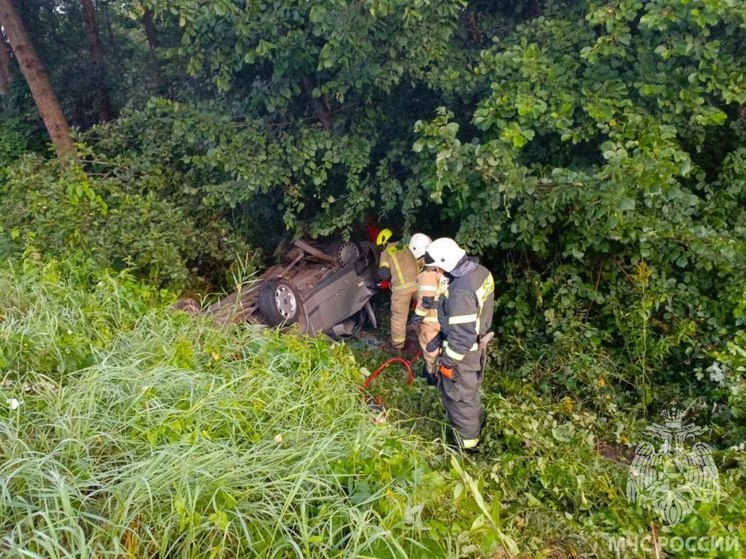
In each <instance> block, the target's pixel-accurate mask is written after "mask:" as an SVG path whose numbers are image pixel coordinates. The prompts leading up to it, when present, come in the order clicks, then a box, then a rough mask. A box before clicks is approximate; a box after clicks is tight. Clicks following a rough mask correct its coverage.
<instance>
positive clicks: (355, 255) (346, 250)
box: [325, 240, 363, 268]
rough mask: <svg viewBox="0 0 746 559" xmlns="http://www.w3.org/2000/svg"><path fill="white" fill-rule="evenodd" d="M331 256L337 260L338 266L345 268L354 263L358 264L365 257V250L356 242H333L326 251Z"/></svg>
mask: <svg viewBox="0 0 746 559" xmlns="http://www.w3.org/2000/svg"><path fill="white" fill-rule="evenodd" d="M325 252H326V253H327V254H328V255H329V256H333V257H334V258H336V259H337V264H338V265H339V266H340V267H342V268H344V267H345V266H349V265H350V264H352V263H353V262H357V261H358V260H359V259H360V257H361V256H362V255H363V250H362V249H361V248H360V245H358V244H357V243H355V242H352V241H342V240H336V241H332V242H331V243H330V244H329V245H328V246H327V247H326V251H325Z"/></svg>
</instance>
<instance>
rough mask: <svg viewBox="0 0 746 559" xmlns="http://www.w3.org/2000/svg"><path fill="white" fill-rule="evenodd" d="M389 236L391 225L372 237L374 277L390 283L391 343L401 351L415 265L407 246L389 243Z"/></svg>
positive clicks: (413, 294) (413, 298)
mask: <svg viewBox="0 0 746 559" xmlns="http://www.w3.org/2000/svg"><path fill="white" fill-rule="evenodd" d="M392 236H393V233H392V231H391V229H384V230H383V231H381V232H380V233H379V234H378V238H377V239H376V244H377V245H378V247H379V248H380V249H381V260H380V263H379V265H378V271H377V272H376V277H377V279H378V281H381V282H390V284H391V346H392V347H393V349H394V350H396V351H401V350H403V349H404V342H405V341H406V339H407V318H408V317H409V308H410V306H411V305H412V304H413V303H414V302H415V301H416V298H417V272H418V266H417V259H416V258H415V256H414V254H413V253H412V251H411V250H410V249H409V247H407V246H404V247H399V246H397V245H396V244H394V243H392V242H391V237H392Z"/></svg>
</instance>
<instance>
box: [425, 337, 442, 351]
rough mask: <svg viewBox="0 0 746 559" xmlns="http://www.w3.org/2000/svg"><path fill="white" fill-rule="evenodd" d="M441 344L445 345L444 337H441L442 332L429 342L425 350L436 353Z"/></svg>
mask: <svg viewBox="0 0 746 559" xmlns="http://www.w3.org/2000/svg"><path fill="white" fill-rule="evenodd" d="M441 345H443V339H442V338H441V337H440V333H438V334H437V335H436V336H435V337H434V338H433V339H432V340H430V341H429V342H427V345H426V346H425V350H426V351H427V352H428V353H435V352H436V351H438V350H439V349H440V346H441Z"/></svg>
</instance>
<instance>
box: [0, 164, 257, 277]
mask: <svg viewBox="0 0 746 559" xmlns="http://www.w3.org/2000/svg"><path fill="white" fill-rule="evenodd" d="M0 190H1V192H2V195H3V199H4V203H5V207H6V209H7V211H5V212H3V215H2V217H0V227H1V228H2V236H3V238H4V239H3V241H4V242H3V245H4V246H5V247H6V251H7V249H10V248H15V250H16V251H17V252H18V251H23V250H25V249H28V248H32V249H35V250H37V251H39V252H40V253H42V254H43V255H48V256H52V257H67V256H69V255H72V254H76V253H77V254H82V255H85V258H87V259H90V260H92V261H94V262H96V263H97V264H98V265H99V266H101V267H104V268H106V267H109V266H114V267H116V268H118V269H124V268H128V269H130V270H134V271H135V272H136V273H137V274H138V275H140V276H141V277H144V278H147V279H148V280H149V281H151V282H152V283H153V284H155V285H160V286H169V287H172V288H175V289H180V288H184V287H186V286H193V285H195V283H196V281H197V280H198V279H200V278H206V279H208V280H211V281H213V282H220V281H222V280H223V279H224V276H223V274H224V273H225V272H226V270H227V269H228V267H229V266H230V264H231V263H232V262H233V261H235V260H236V258H237V257H243V256H244V255H245V254H246V253H248V252H249V248H248V247H247V246H246V244H245V243H243V242H242V241H241V240H239V239H238V237H237V236H236V235H234V234H231V233H229V232H228V231H227V228H226V225H225V224H224V223H222V222H221V221H220V220H218V219H215V220H212V221H204V222H203V221H200V220H199V219H197V218H195V217H194V216H192V215H189V214H188V213H187V212H185V211H184V210H183V209H182V208H180V207H178V206H177V205H175V204H173V203H172V202H169V201H168V200H165V199H163V198H162V197H160V196H159V195H158V193H157V191H154V190H152V189H148V188H142V187H141V186H140V185H138V184H137V182H136V181H130V182H126V181H124V180H121V179H118V178H116V177H108V176H107V175H105V174H103V175H98V174H95V173H87V172H86V169H85V168H84V166H83V164H82V163H73V164H70V165H66V166H62V165H60V164H59V163H57V162H56V161H47V160H43V159H41V158H39V157H34V156H29V157H25V158H23V159H22V160H21V161H19V162H18V163H17V164H15V165H13V166H11V167H10V168H8V170H7V180H6V181H5V182H4V183H3V184H2V185H1V186H0Z"/></svg>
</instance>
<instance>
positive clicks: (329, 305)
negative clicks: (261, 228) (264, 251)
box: [202, 240, 378, 338]
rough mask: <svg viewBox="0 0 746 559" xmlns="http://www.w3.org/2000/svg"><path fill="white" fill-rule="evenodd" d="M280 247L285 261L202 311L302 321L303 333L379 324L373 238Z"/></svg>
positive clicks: (230, 318) (226, 318)
mask: <svg viewBox="0 0 746 559" xmlns="http://www.w3.org/2000/svg"><path fill="white" fill-rule="evenodd" d="M279 252H280V253H281V258H280V259H281V262H280V263H278V264H276V265H274V266H272V267H271V268H269V269H268V270H267V271H266V272H264V273H263V274H262V275H261V276H260V277H259V278H258V279H257V280H255V281H253V282H249V283H247V284H245V285H243V286H241V287H240V288H239V289H238V290H236V291H235V292H233V293H231V294H230V295H229V296H227V297H226V298H224V299H221V300H220V301H218V302H216V303H214V304H212V305H210V306H209V307H207V308H206V309H204V311H202V313H203V314H206V315H210V316H214V317H215V318H216V319H218V320H219V321H220V322H222V323H228V322H241V321H247V322H252V323H262V324H266V325H268V326H281V325H297V328H298V330H299V331H300V332H302V333H306V334H311V335H316V334H319V333H322V332H323V333H326V334H328V335H330V336H332V337H335V338H336V337H340V336H349V335H353V334H355V333H356V332H357V331H358V330H359V329H360V328H362V326H363V325H365V324H366V323H368V324H370V325H371V326H372V327H374V328H375V326H376V317H375V314H374V312H373V307H372V306H371V303H370V300H371V298H372V297H373V295H375V294H376V292H377V291H378V288H377V286H376V281H375V278H374V271H375V269H376V267H377V265H378V252H377V251H376V248H375V246H374V245H373V244H372V243H369V242H362V243H356V242H352V241H340V240H337V241H332V242H330V243H326V244H317V243H311V242H307V241H303V240H298V241H295V242H293V243H292V244H291V245H290V246H287V247H284V246H281V247H280V250H279Z"/></svg>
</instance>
